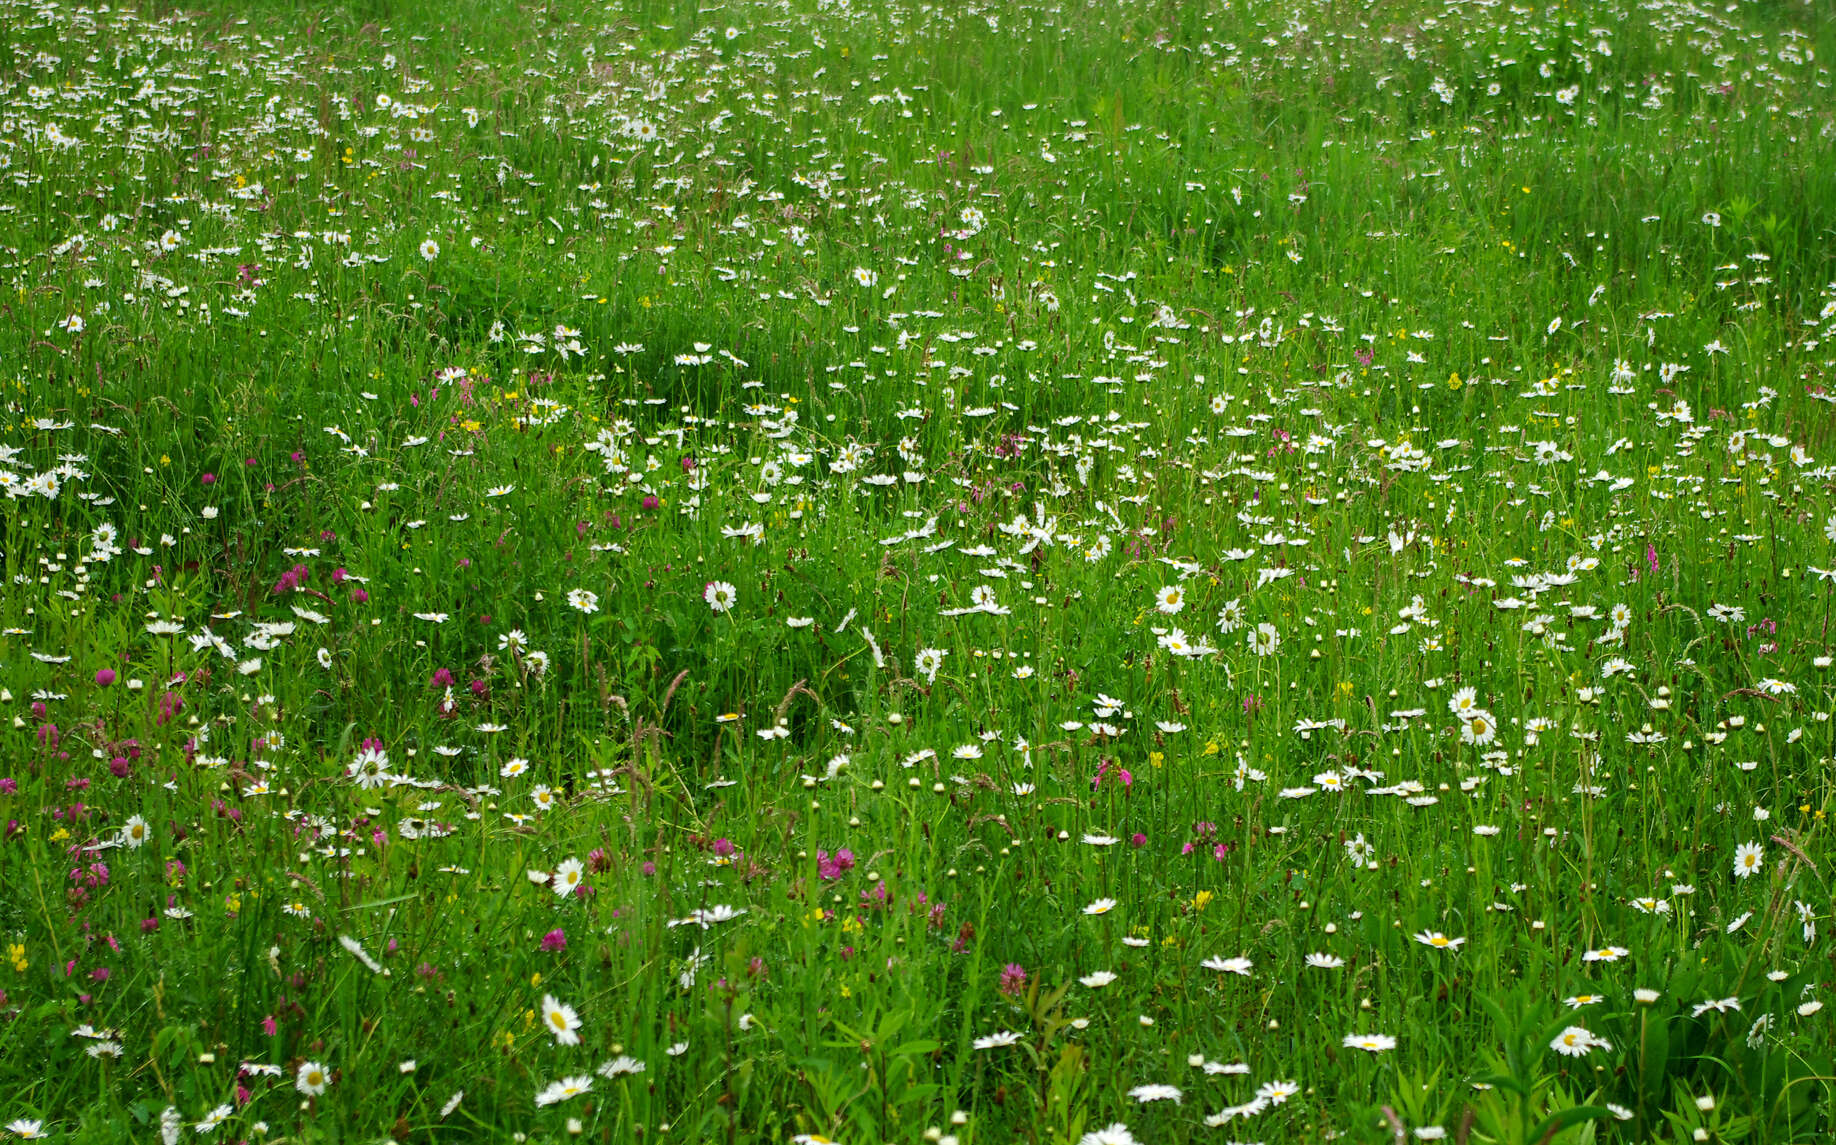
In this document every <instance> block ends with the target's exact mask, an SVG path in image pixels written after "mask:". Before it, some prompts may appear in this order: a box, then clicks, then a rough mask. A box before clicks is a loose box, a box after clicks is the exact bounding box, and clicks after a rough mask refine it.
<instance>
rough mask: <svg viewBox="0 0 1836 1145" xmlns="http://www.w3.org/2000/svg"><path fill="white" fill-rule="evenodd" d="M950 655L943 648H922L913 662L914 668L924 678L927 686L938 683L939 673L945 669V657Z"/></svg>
mask: <svg viewBox="0 0 1836 1145" xmlns="http://www.w3.org/2000/svg"><path fill="white" fill-rule="evenodd" d="M946 655H948V652H946V651H945V650H944V649H942V648H920V649H919V650H918V655H917V656H916V657H915V658H914V659H913V661H912V668H913V669H914V670H915V671H916V672H917V673H918V674H919V675H920V676H923V677H924V681H925V683H927V684H934V683H936V682H937V673H938V672H939V671H940V670H941V669H942V668H943V662H944V657H945V656H946Z"/></svg>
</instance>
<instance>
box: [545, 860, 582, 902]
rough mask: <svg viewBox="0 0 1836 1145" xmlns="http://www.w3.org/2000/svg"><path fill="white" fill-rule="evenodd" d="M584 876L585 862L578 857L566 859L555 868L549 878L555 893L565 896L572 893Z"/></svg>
mask: <svg viewBox="0 0 1836 1145" xmlns="http://www.w3.org/2000/svg"><path fill="white" fill-rule="evenodd" d="M585 877H586V864H585V863H582V862H581V861H580V860H579V859H568V860H566V861H565V862H563V863H562V864H561V865H560V866H558V867H556V868H555V875H554V878H553V879H552V880H550V885H551V886H553V887H554V891H555V893H556V894H557V895H560V896H562V897H563V898H565V897H566V896H568V895H571V894H573V893H574V891H575V890H576V889H577V888H578V887H579V886H580V883H581V881H582V880H583V879H584V878H585Z"/></svg>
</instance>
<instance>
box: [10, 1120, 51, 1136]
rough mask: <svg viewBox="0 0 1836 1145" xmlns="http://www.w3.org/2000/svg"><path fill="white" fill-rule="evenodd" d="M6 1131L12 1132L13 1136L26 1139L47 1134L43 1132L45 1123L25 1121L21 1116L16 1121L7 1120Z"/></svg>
mask: <svg viewBox="0 0 1836 1145" xmlns="http://www.w3.org/2000/svg"><path fill="white" fill-rule="evenodd" d="M6 1131H7V1132H8V1133H11V1134H13V1135H14V1136H15V1137H23V1138H24V1139H25V1140H27V1141H30V1140H32V1139H34V1138H37V1137H44V1136H47V1134H46V1133H45V1123H44V1122H42V1121H27V1120H26V1119H25V1118H23V1117H21V1118H19V1119H18V1120H16V1121H9V1122H7V1123H6Z"/></svg>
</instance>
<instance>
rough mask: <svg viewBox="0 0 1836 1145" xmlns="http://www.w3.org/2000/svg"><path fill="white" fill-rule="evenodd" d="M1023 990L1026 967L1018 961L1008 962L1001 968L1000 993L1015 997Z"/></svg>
mask: <svg viewBox="0 0 1836 1145" xmlns="http://www.w3.org/2000/svg"><path fill="white" fill-rule="evenodd" d="M1025 990H1026V969H1025V968H1024V967H1022V966H1021V965H1020V964H1019V963H1018V962H1009V963H1008V964H1007V965H1006V966H1005V967H1003V968H1002V970H1001V993H1003V994H1005V995H1007V996H1008V997H1009V998H1015V997H1018V996H1019V995H1020V994H1021V993H1022V992H1024V991H1025Z"/></svg>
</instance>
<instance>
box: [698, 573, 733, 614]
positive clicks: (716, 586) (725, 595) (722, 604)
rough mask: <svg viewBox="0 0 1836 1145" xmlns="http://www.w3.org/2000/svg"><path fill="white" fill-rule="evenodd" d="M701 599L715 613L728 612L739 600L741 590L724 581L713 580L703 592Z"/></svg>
mask: <svg viewBox="0 0 1836 1145" xmlns="http://www.w3.org/2000/svg"><path fill="white" fill-rule="evenodd" d="M701 599H703V600H705V601H707V602H708V607H709V608H711V609H713V610H714V611H715V612H726V611H728V610H730V609H731V608H732V607H733V605H734V604H735V602H737V601H738V600H739V590H738V589H736V588H734V587H733V586H732V585H730V584H728V583H727V582H726V581H724V580H713V581H709V582H708V586H707V587H706V588H705V589H703V590H702V592H701Z"/></svg>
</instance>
